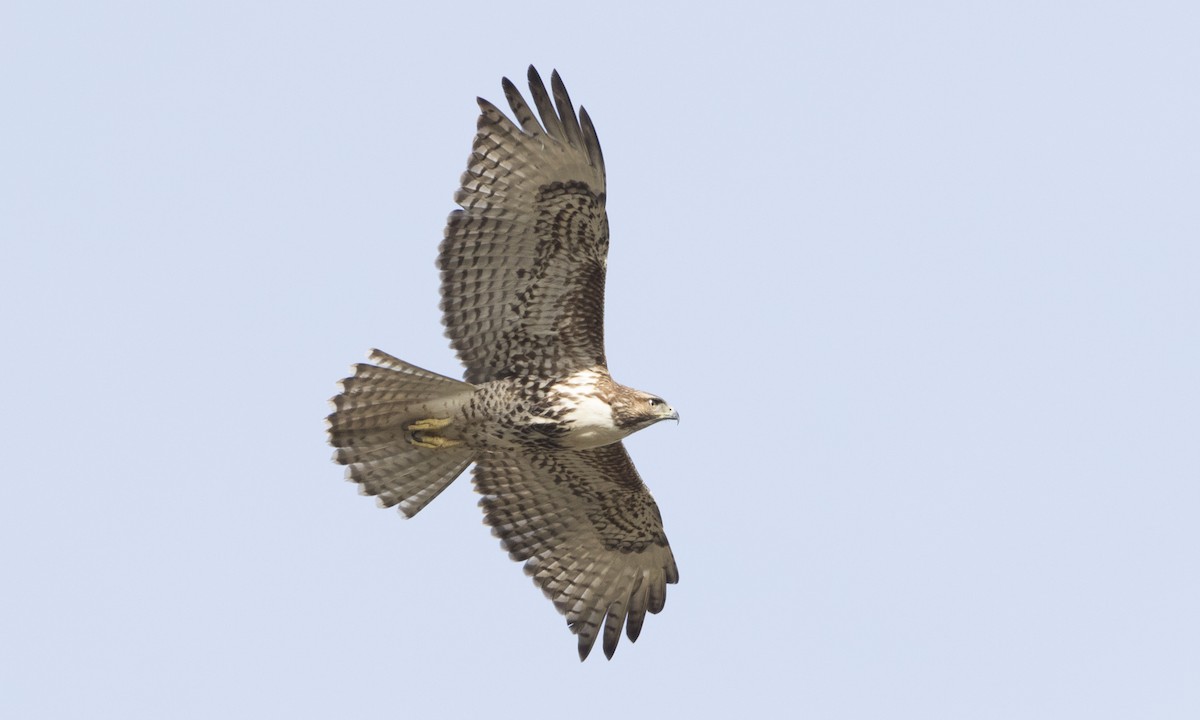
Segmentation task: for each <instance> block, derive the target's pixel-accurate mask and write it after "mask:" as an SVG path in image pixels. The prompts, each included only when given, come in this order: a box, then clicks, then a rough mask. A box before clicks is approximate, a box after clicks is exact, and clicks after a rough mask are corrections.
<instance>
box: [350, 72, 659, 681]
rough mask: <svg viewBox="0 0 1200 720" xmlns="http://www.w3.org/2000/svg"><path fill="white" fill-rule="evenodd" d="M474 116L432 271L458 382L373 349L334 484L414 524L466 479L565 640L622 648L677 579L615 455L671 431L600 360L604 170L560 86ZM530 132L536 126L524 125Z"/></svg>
mask: <svg viewBox="0 0 1200 720" xmlns="http://www.w3.org/2000/svg"><path fill="white" fill-rule="evenodd" d="M503 87H504V95H505V97H506V98H507V99H508V104H509V106H510V107H511V108H512V113H513V116H514V117H515V119H516V122H515V123H514V122H513V121H512V120H510V119H509V118H507V117H505V115H504V114H503V113H502V112H500V110H498V109H497V108H496V106H494V105H492V104H491V103H490V102H488V101H486V100H483V99H480V100H479V107H480V108H481V110H482V113H481V114H480V117H479V124H478V128H479V130H478V134H476V136H475V142H474V145H473V146H472V152H471V157H470V160H469V162H468V165H467V171H466V173H464V174H463V176H462V187H461V189H459V191H458V192H457V193H456V194H455V196H454V199H455V202H457V203H458V204H459V205H460V206H461V207H462V209H461V210H455V211H454V212H453V213H451V214H450V218H449V220H448V221H447V223H446V232H445V239H444V240H443V241H442V244H441V249H440V253H439V256H438V268H439V269H440V270H441V276H442V303H441V307H442V311H443V313H444V315H443V322H444V323H445V325H446V334H447V335H448V336H449V338H450V340H451V344H452V345H453V347H454V349H455V350H456V351H457V353H458V356H459V358H460V359H461V360H462V362H463V364H464V365H466V382H460V381H458V380H454V379H451V378H448V377H443V376H441V375H438V374H436V373H432V372H429V371H428V370H422V369H421V368H418V367H416V366H413V365H409V364H408V363H406V362H404V361H403V360H399V359H397V358H395V357H392V356H391V355H388V354H386V353H383V352H381V351H379V350H374V351H372V352H371V354H370V360H371V362H372V363H373V364H360V365H356V366H354V375H353V377H349V378H346V379H345V380H342V384H341V387H342V392H341V393H340V394H339V395H338V396H337V397H335V398H333V404H334V407H335V409H336V410H335V412H334V413H333V414H332V415H330V416H329V440H330V443H331V444H332V445H333V446H334V447H336V448H337V451H336V452H335V454H334V460H336V461H337V462H339V463H342V464H343V465H347V466H348V469H347V477H348V478H349V479H350V480H352V481H353V482H355V483H358V484H359V486H360V487H361V490H362V492H363V493H364V494H366V495H375V496H377V497H378V498H379V502H380V504H381V505H383V506H385V507H391V506H393V505H399V506H400V510H401V512H403V513H404V514H405V515H406V516H408V517H412V516H413V515H416V514H417V513H418V512H419V511H420V510H421V508H423V507H425V505H426V504H427V503H429V501H430V500H432V499H433V498H435V497H437V495H438V493H440V492H441V491H442V490H444V489H445V488H446V486H447V485H449V484H450V483H451V482H452V481H453V480H454V479H455V478H456V477H458V476H459V474H461V473H462V471H463V470H464V469H466V467H467V466H468V465H470V464H471V463H474V464H475V470H474V482H475V488H476V490H478V491H479V493H480V494H481V495H482V496H483V499H482V500H481V501H480V505H481V506H482V507H483V510H484V513H485V515H486V521H487V523H488V524H489V525H491V526H492V531H493V533H494V534H495V535H496V536H498V537H499V538H500V539H501V542H502V545H503V546H504V548H505V549H506V550H508V553H509V555H510V556H511V557H512V558H513V559H514V560H520V561H524V563H525V571H526V572H527V573H528V574H529V575H531V576H532V577H533V579H534V581H535V582H536V583H537V585H538V586H539V587H541V588H542V590H543V591H544V592H545V593H546V595H547V596H548V597H549V598H550V599H551V600H553V601H554V606H555V607H556V608H558V610H559V611H560V612H562V613H563V614H564V615H566V617H567V624H568V626H569V627H570V629H571V632H573V633H575V634H576V635H577V636H578V637H579V657H580V659H584V658H586V657H587V655H588V653H589V652H590V651H591V649H592V645H593V644H594V643H595V642H596V638H597V636H598V635H599V634H600V632H601V626H603V635H604V643H603V644H604V654H605V655H606V656H608V657H610V658H611V657H612V654H613V652H614V651H615V650H616V647H617V642H618V640H620V637H621V628H622V626H624V628H625V633H626V634H627V635H628V636H629V639H630V640H631V641H633V640H636V639H637V637H638V634H639V633H640V632H641V629H642V622H643V621H644V620H645V618H646V613H647V612H652V613H657V612H658V611H660V610H662V608H663V603H664V602H665V600H666V585H667V583H674V582H677V581H678V579H679V574H678V571H677V570H676V568H675V560H674V558H673V557H672V555H671V548H670V546H669V545H668V544H667V537H666V535H665V534H664V533H663V526H662V518H661V516H660V515H659V512H658V507H657V506H656V505H655V504H654V500H653V498H651V497H650V493H649V491H648V490H647V489H646V486H645V485H644V484H643V483H642V480H641V478H640V477H639V476H638V473H637V470H635V469H634V467H633V463H632V462H631V461H630V459H629V454H628V453H627V452H626V451H625V447H624V445H623V444H622V443H621V439H622V438H624V437H625V436H627V435H629V434H631V433H633V432H636V431H638V430H641V429H642V428H645V427H649V426H650V425H653V424H654V423H656V422H659V421H660V420H667V419H671V420H678V418H679V416H678V414H676V412H675V411H674V410H673V409H671V406H670V405H668V404H667V403H666V402H664V401H663V400H662V398H659V397H657V396H655V395H651V394H649V393H645V392H641V391H639V390H634V389H633V388H629V387H625V386H624V385H620V384H618V383H617V382H615V381H614V380H613V379H612V377H611V376H610V375H609V373H608V367H607V362H606V360H605V357H604V274H605V264H606V259H605V258H606V256H607V254H608V220H607V217H606V215H605V211H604V201H605V182H604V158H603V156H602V155H601V154H600V143H599V141H598V140H597V139H596V130H595V128H593V127H592V121H591V120H590V119H589V118H588V115H587V111H586V110H584V109H583V108H580V110H579V116H578V117H576V115H575V108H574V106H573V105H572V104H571V99H570V97H568V95H567V90H566V88H565V87H564V86H563V83H562V80H561V79H560V78H559V76H558V73H557V72H555V73H554V74H553V75H551V89H552V90H553V96H552V95H551V94H550V93H548V92H547V91H546V86H545V85H544V84H543V83H542V79H541V77H539V76H538V74H537V71H536V70H534V69H533V68H532V67H530V68H529V90H530V92H531V94H532V97H533V104H534V107H535V108H536V109H537V112H536V114H535V113H534V111H533V109H531V108H530V107H529V105H527V104H526V103H525V100H524V99H523V98H522V97H521V94H520V92H519V91H518V90H517V88H516V87H515V86H514V85H513V84H512V83H511V82H510V81H509V80H508V79H507V78H505V79H504V81H503ZM539 118H540V120H541V122H540V123H539V121H538V119H539Z"/></svg>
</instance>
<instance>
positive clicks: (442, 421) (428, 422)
mask: <svg viewBox="0 0 1200 720" xmlns="http://www.w3.org/2000/svg"><path fill="white" fill-rule="evenodd" d="M449 424H450V418H426V419H425V420H418V421H416V422H415V423H413V424H412V425H409V426H408V431H409V432H410V433H412V434H411V435H409V438H408V441H409V442H410V443H412V444H413V445H416V446H417V447H423V448H429V449H431V450H441V449H443V448H451V447H454V446H455V445H461V444H462V440H452V439H450V438H447V437H442V436H441V435H438V433H437V431H438V430H441V429H443V428H445V427H446V426H448V425H449Z"/></svg>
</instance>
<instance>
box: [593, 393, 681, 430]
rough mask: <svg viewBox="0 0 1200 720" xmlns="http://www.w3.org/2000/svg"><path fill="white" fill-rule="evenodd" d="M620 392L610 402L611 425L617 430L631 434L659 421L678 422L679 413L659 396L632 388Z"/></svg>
mask: <svg viewBox="0 0 1200 720" xmlns="http://www.w3.org/2000/svg"><path fill="white" fill-rule="evenodd" d="M622 390H623V391H624V392H620V393H617V394H616V397H614V398H613V399H612V401H611V402H610V404H611V405H612V414H613V424H614V425H616V426H617V427H618V428H619V429H621V430H623V431H625V432H627V433H632V432H636V431H638V430H641V429H642V428H645V427H650V426H651V425H653V424H654V423H656V422H658V421H660V420H675V421H678V420H679V413H677V412H675V410H674V408H672V407H671V406H670V405H668V404H667V401H666V400H663V399H662V398H660V397H659V396H657V395H651V394H650V393H648V392H642V391H641V390H634V389H633V388H622Z"/></svg>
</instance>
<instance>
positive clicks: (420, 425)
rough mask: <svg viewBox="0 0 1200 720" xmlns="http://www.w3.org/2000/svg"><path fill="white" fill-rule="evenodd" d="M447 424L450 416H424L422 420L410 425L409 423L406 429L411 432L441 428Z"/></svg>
mask: <svg viewBox="0 0 1200 720" xmlns="http://www.w3.org/2000/svg"><path fill="white" fill-rule="evenodd" d="M449 424H450V418H426V419H424V420H418V421H416V422H415V423H413V424H412V425H409V426H408V429H409V430H411V431H412V432H419V431H421V430H441V429H442V428H444V427H446V426H447V425H449Z"/></svg>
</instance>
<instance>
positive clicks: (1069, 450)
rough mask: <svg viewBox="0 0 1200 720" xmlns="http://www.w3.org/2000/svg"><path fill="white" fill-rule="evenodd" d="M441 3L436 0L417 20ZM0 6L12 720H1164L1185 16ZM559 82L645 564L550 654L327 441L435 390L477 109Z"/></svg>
mask: <svg viewBox="0 0 1200 720" xmlns="http://www.w3.org/2000/svg"><path fill="white" fill-rule="evenodd" d="M435 5H437V6H438V7H433V6H435ZM788 6H790V9H784V7H785V4H784V3H778V4H758V3H752V2H741V3H736V4H730V5H728V6H717V5H709V4H705V3H703V2H700V3H695V2H692V3H661V4H655V5H653V6H651V4H650V3H636V4H633V3H631V4H623V3H575V4H571V3H563V2H556V3H546V4H538V3H524V4H522V3H496V2H489V3H477V2H461V1H460V2H448V3H432V2H430V3H382V2H381V3H304V2H301V3H293V2H271V3H243V2H236V3H234V2H211V1H207V2H203V3H200V2H197V3H171V4H159V3H134V2H128V3H125V2H113V3H56V2H37V3H33V2H29V3H22V2H17V3H5V4H4V6H3V9H2V10H0V98H2V100H0V102H2V104H3V111H2V117H3V122H2V125H3V130H2V132H0V240H2V242H3V256H2V257H3V261H2V262H0V320H2V328H0V329H2V332H3V339H4V345H3V347H4V350H3V352H2V353H0V367H2V370H3V375H2V377H3V383H4V394H3V400H4V409H3V411H2V412H0V438H2V439H0V442H2V443H3V457H4V465H3V468H4V479H3V483H2V484H0V570H2V572H3V578H4V580H3V591H2V592H0V715H3V716H4V717H12V718H67V717H76V718H83V717H86V718H101V717H103V718H109V717H111V718H164V717H170V718H215V717H220V718H263V717H288V718H330V717H355V718H395V717H408V718H424V717H489V718H504V717H535V716H536V717H540V716H545V717H570V718H600V717H604V718H612V717H630V718H631V717H641V716H646V717H680V718H683V717H705V716H709V715H710V714H711V715H714V716H729V717H752V716H761V717H766V716H783V715H785V714H788V715H790V716H792V717H812V718H922V719H928V718H972V719H976V718H1067V717H1078V718H1089V719H1092V718H1130V717H1139V718H1143V717H1144V718H1196V717H1200V442H1198V441H1200V42H1198V40H1197V38H1198V37H1200V10H1198V9H1197V7H1198V6H1197V5H1196V4H1195V3H1190V2H1177V3H1168V2H1143V3H1107V2H994V3H970V2H962V3H960V2H907V3H877V2H876V3H868V2H841V3H821V4H813V3H789V4H788ZM530 63H535V64H536V65H537V66H538V67H539V68H540V69H542V70H543V72H544V74H546V75H548V74H549V71H550V70H551V69H552V68H558V69H559V70H560V71H561V72H562V73H563V76H564V78H565V80H566V83H567V87H568V88H569V89H570V91H571V93H572V95H573V97H574V99H575V100H576V102H577V103H582V104H584V105H585V106H586V107H587V108H588V110H589V111H590V113H591V114H592V117H593V119H594V120H595V124H596V127H597V129H598V131H599V135H600V139H601V142H602V143H603V145H604V150H605V155H606V159H607V162H608V168H609V204H608V209H609V217H610V221H611V226H612V250H611V255H610V261H609V284H608V309H607V319H608V351H609V352H608V354H609V357H610V359H611V367H612V370H613V372H614V374H615V375H616V377H617V378H618V379H619V380H621V381H622V382H625V383H627V384H630V385H633V386H635V387H639V388H643V389H646V390H650V391H653V392H656V393H658V394H661V395H662V396H664V397H666V398H667V399H668V400H669V401H670V402H671V403H672V404H673V405H674V406H675V407H676V408H678V409H679V411H680V413H681V415H682V418H683V419H682V422H681V423H680V424H679V425H678V426H676V425H674V424H666V425H660V426H656V427H654V428H652V429H650V430H647V431H645V432H643V433H640V434H639V435H637V436H635V437H633V438H632V439H631V440H630V441H629V442H628V445H629V447H630V451H631V453H632V454H633V456H634V459H635V461H636V462H637V465H638V467H639V469H640V470H641V473H642V475H643V476H644V478H645V479H646V481H647V483H648V484H649V485H650V487H651V488H652V490H653V492H654V494H655V497H656V499H657V500H658V503H659V505H660V506H661V508H662V513H663V517H664V520H665V523H666V528H667V532H668V534H669V536H670V539H671V541H672V546H673V547H674V549H675V554H676V557H677V559H678V562H679V567H680V573H681V582H680V584H679V585H677V586H672V587H671V588H670V591H669V593H668V600H667V605H666V609H665V611H664V612H663V613H662V614H661V615H658V616H654V617H650V618H649V619H648V620H647V622H646V626H645V629H644V632H643V634H642V637H641V639H640V640H639V642H638V643H637V644H636V645H630V644H629V643H628V641H625V642H623V643H622V645H621V647H620V648H619V649H618V651H617V655H616V657H615V659H614V660H613V661H611V662H607V661H605V660H604V658H603V655H602V654H600V653H599V652H596V653H594V654H593V657H592V658H591V659H589V660H588V662H587V663H585V664H582V665H581V664H580V663H579V661H578V659H577V657H576V653H575V642H574V638H573V637H572V636H571V635H570V634H569V632H568V630H567V628H566V625H565V623H564V621H563V620H562V618H561V617H560V616H559V615H558V614H557V613H556V612H555V611H554V609H553V607H552V606H551V605H550V603H549V602H547V601H546V600H545V599H543V597H542V595H541V593H540V592H539V591H538V590H537V589H536V588H535V587H534V586H533V585H532V583H531V582H530V581H529V580H528V579H527V578H526V577H525V576H524V575H523V573H522V572H521V569H520V566H519V565H518V564H516V563H513V562H511V561H510V560H508V559H507V558H506V557H505V555H504V553H503V552H501V551H500V550H499V549H498V547H497V541H496V540H495V539H494V538H492V537H491V535H490V533H489V531H488V529H487V528H486V527H485V526H484V525H483V524H482V523H481V513H480V511H479V509H478V508H477V507H476V505H475V502H476V500H475V498H474V497H473V495H472V492H471V488H470V484H469V480H468V478H467V477H464V478H462V479H460V480H459V481H458V482H457V483H455V485H454V486H452V487H451V488H450V489H449V490H448V491H447V492H446V493H445V494H444V495H443V496H442V497H440V498H438V500H437V501H436V502H434V503H433V504H432V505H431V506H430V507H428V508H427V509H426V510H425V511H424V512H423V513H422V514H421V515H420V516H418V517H417V518H416V519H414V520H410V521H405V520H403V519H402V518H401V517H400V516H399V514H398V513H396V512H394V511H384V510H380V509H378V508H376V507H375V506H374V502H373V500H371V499H368V498H362V497H359V496H358V495H357V492H356V490H355V488H354V486H353V485H351V484H348V483H346V482H344V481H343V480H342V469H341V468H339V467H337V466H335V465H333V464H332V463H331V462H330V459H329V457H330V450H329V448H328V447H327V446H326V444H325V439H324V423H323V418H324V416H325V415H326V414H327V412H328V411H329V408H328V406H327V404H326V401H327V399H328V398H329V397H330V396H331V395H333V394H334V392H335V391H336V385H335V383H336V381H337V380H338V379H339V378H341V377H343V376H344V375H346V374H347V372H348V369H349V366H350V364H351V363H354V362H358V361H361V360H362V359H363V358H364V357H365V353H366V351H367V349H368V348H370V347H373V346H378V347H380V348H383V349H385V350H387V351H389V352H391V353H393V354H396V355H398V356H400V357H403V358H405V359H407V360H410V361H412V362H414V363H417V364H419V365H422V366H426V367H429V368H431V369H434V370H438V371H441V372H444V373H447V374H451V375H458V373H459V372H460V370H459V366H458V364H457V362H456V360H455V358H454V356H453V354H452V352H451V351H450V349H449V346H448V344H447V342H446V340H445V339H444V338H443V337H442V333H441V327H440V314H439V312H438V309H437V301H438V297H437V274H436V271H435V269H434V257H435V254H436V249H437V244H438V241H439V239H440V237H441V233H442V225H443V222H444V220H445V217H446V215H447V214H448V213H449V212H450V210H452V209H453V207H454V206H453V203H452V200H451V197H452V193H453V191H454V189H455V188H456V186H457V181H458V177H459V174H460V173H461V171H462V170H463V168H464V167H465V161H466V158H467V154H468V151H469V148H470V142H471V138H472V135H473V132H474V127H475V118H476V114H477V108H476V105H475V96H477V95H482V96H485V97H488V98H492V99H494V100H501V99H502V94H501V92H500V84H499V83H500V78H501V76H503V75H508V76H509V77H512V78H514V79H515V80H518V81H519V84H521V85H523V84H524V81H523V76H524V73H525V68H526V67H527V65H528V64H530Z"/></svg>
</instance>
